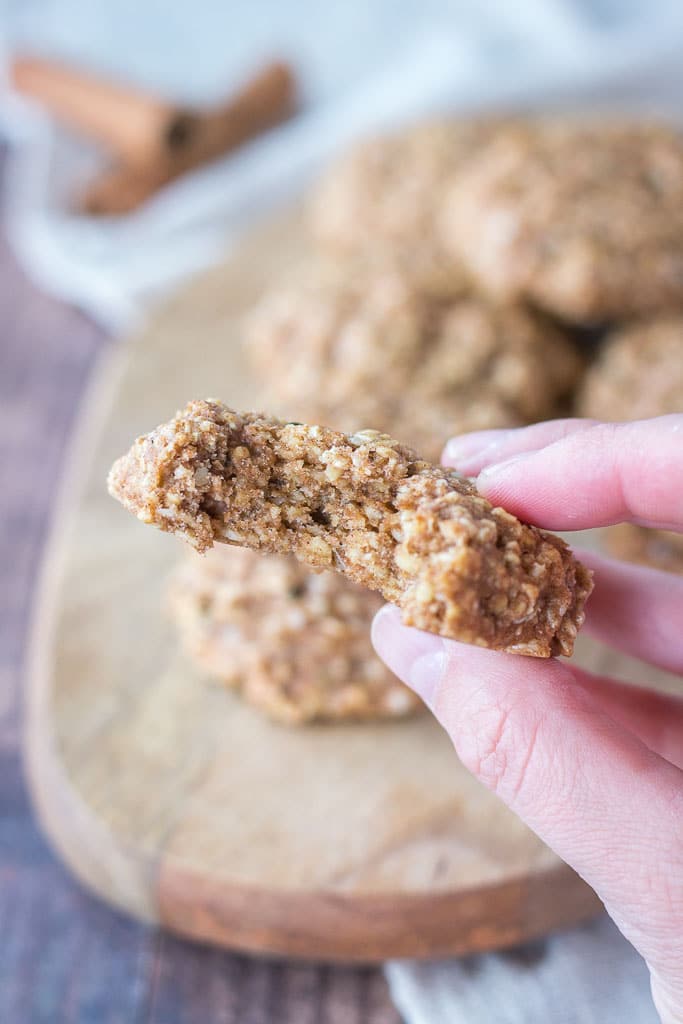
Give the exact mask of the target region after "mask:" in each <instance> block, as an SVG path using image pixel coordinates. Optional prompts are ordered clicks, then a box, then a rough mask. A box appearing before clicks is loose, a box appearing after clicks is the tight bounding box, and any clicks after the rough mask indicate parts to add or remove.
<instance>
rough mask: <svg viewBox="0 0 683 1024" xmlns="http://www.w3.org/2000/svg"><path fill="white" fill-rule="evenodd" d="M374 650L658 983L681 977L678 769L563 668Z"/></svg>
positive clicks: (377, 638)
mask: <svg viewBox="0 0 683 1024" xmlns="http://www.w3.org/2000/svg"><path fill="white" fill-rule="evenodd" d="M373 640H374V643H375V647H376V649H377V651H378V653H379V654H380V656H381V657H383V658H384V660H385V661H386V663H387V664H388V665H389V667H390V668H391V669H392V670H393V671H394V672H395V673H396V674H397V675H398V676H399V677H400V678H401V679H403V680H404V681H405V682H407V683H408V685H410V686H412V687H413V688H414V689H416V690H417V691H418V692H420V693H423V694H425V695H426V698H427V700H428V703H429V704H430V706H431V707H432V709H433V711H434V713H435V715H436V717H437V718H438V720H439V721H440V722H441V724H442V725H443V727H444V728H445V729H446V730H447V732H448V733H449V735H450V737H451V739H452V741H453V743H454V745H455V748H456V750H457V753H458V754H459V756H460V758H461V760H462V761H463V763H464V764H465V766H466V767H467V768H469V769H470V771H472V772H473V774H474V775H475V776H476V777H477V778H478V779H480V781H481V782H483V783H484V784H485V785H487V786H488V787H489V788H490V789H492V790H493V791H494V792H495V793H497V794H498V796H499V797H500V798H501V799H502V800H504V801H505V803H507V804H508V806H509V807H511V808H512V810H513V811H515V812H516V813H517V814H518V815H519V816H520V817H521V818H522V819H523V820H525V821H526V822H527V823H528V824H529V825H530V826H531V828H533V829H534V831H536V832H537V833H538V834H539V835H540V836H541V838H543V839H544V840H545V841H546V842H547V843H548V844H549V845H550V846H551V847H553V849H555V850H556V851H557V853H558V854H559V855H560V856H561V857H563V858H564V859H565V860H566V861H567V862H568V863H569V864H571V865H572V866H573V867H574V868H575V869H576V870H577V871H578V872H579V874H581V875H582V876H583V877H584V878H585V879H586V880H587V881H588V882H589V883H590V884H591V885H592V886H593V887H594V888H595V889H596V890H597V892H598V894H599V895H600V896H601V898H602V899H603V900H604V902H605V904H606V906H607V909H608V910H609V912H610V913H611V915H612V916H613V917H614V919H615V920H616V922H617V924H618V925H619V927H620V928H621V929H622V931H623V932H624V933H625V934H626V935H627V937H628V938H630V940H631V941H632V942H633V943H634V945H635V946H636V947H637V948H638V949H639V950H640V952H641V953H642V954H643V955H644V956H645V958H646V959H647V960H648V962H649V964H650V966H651V967H652V969H654V970H656V971H657V972H658V976H659V977H662V978H665V979H666V978H672V977H675V976H676V974H678V975H679V976H680V972H683V948H682V947H681V943H680V935H681V934H682V933H683V838H682V829H683V824H682V823H683V773H682V772H681V771H680V770H679V769H678V768H676V767H675V766H673V765H671V764H669V763H668V762H666V761H665V760H664V759H662V758H660V757H659V756H658V755H657V754H655V753H653V752H652V751H651V750H649V749H648V748H647V747H646V746H645V745H644V744H643V743H642V742H640V740H638V739H637V738H636V737H635V736H633V735H632V734H631V733H629V732H628V731H627V730H626V729H624V728H623V727H622V726H621V725H620V724H618V723H617V722H615V721H613V720H612V719H611V718H610V717H609V716H608V715H607V714H605V713H604V712H602V711H601V710H599V709H597V708H596V707H595V706H594V705H593V704H592V702H591V701H590V699H589V697H588V695H587V693H586V691H585V689H584V687H582V686H579V685H577V683H576V681H575V679H574V677H573V675H572V671H571V669H570V668H569V666H567V665H565V664H564V663H562V662H559V661H555V660H548V661H545V660H543V661H541V660H536V659H532V658H522V657H516V656H514V655H506V654H500V653H496V652H493V651H486V650H482V649H479V648H476V647H469V646H467V645H464V644H458V643H455V642H453V641H445V640H442V639H441V638H439V637H433V636H429V635H428V634H424V633H422V634H421V633H418V632H417V631H415V630H411V629H408V628H407V627H405V626H403V625H402V624H401V622H400V618H399V616H398V613H397V612H396V611H395V610H393V609H387V610H383V611H381V612H380V613H379V614H378V616H377V618H376V620H375V625H374V629H373Z"/></svg>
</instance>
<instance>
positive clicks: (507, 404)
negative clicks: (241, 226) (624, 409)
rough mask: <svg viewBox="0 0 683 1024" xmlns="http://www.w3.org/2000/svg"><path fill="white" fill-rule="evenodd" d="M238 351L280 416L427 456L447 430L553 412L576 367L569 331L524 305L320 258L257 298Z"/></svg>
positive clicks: (575, 374) (528, 419)
mask: <svg viewBox="0 0 683 1024" xmlns="http://www.w3.org/2000/svg"><path fill="white" fill-rule="evenodd" d="M245 349H246V352H247V355H248V357H249V359H250V361H251V363H252V366H253V368H254V370H255V371H256V374H257V376H258V378H259V380H261V381H262V382H264V388H265V394H264V404H266V405H267V407H268V408H271V409H273V410H274V411H275V412H277V413H278V414H280V415H284V416H287V417H289V416H292V417H294V418H296V419H301V420H305V421H306V422H314V423H320V422H323V423H326V424H329V425H331V426H333V427H335V428H338V429H340V430H345V431H354V430H358V429H360V428H362V427H365V426H367V425H368V424H372V425H373V427H376V428H377V429H379V430H382V431H386V433H389V434H392V435H397V436H399V437H401V438H402V439H403V440H405V441H407V442H408V443H410V444H411V445H413V446H414V447H415V448H417V449H418V450H419V451H420V452H423V453H424V454H425V455H427V456H428V457H429V458H434V459H438V457H439V455H440V453H441V450H442V448H443V445H444V442H445V441H446V440H447V438H448V437H449V436H452V435H453V434H457V433H462V432H464V431H468V430H481V429H487V428H490V427H507V426H518V425H520V424H523V423H529V422H533V421H535V420H540V419H546V418H549V417H552V416H554V415H556V414H558V413H559V412H561V411H562V402H563V399H564V398H565V397H566V396H567V395H568V394H569V392H570V391H571V389H572V388H573V387H574V385H575V384H576V382H577V379H578V377H579V375H580V372H581V369H582V366H581V360H580V358H579V356H578V354H577V352H576V349H575V348H574V346H573V345H572V343H571V342H570V341H569V340H568V339H567V338H566V337H565V335H564V334H563V333H562V332H561V331H560V330H559V329H557V328H556V327H554V326H553V325H551V324H549V323H548V322H547V321H546V320H545V319H544V318H543V317H540V316H538V315H536V314H534V313H532V312H530V311H527V310H525V309H523V308H521V307H520V306H512V305H507V306H494V305H492V304H491V303H487V302H486V301H484V300H483V299H481V298H479V297H476V296H474V295H469V294H463V295H461V296H459V297H458V298H450V299H437V298H435V297H434V296H433V295H429V294H427V293H426V292H425V291H424V289H423V288H422V287H421V286H419V285H418V284H417V283H416V281H415V279H414V277H411V276H410V275H408V274H406V273H398V272H396V271H395V270H386V271H384V272H378V271H376V272H375V273H374V274H372V275H367V274H366V273H364V272H362V271H360V270H359V269H358V267H357V265H355V264H349V265H347V266H345V267H343V268H339V267H334V266H330V265H329V264H326V263H324V262H320V261H317V262H312V263H309V264H307V265H306V266H303V267H300V268H299V272H298V274H295V275H293V277H292V278H291V279H290V280H289V282H285V283H284V284H280V285H278V286H277V287H275V288H273V289H272V290H271V291H270V292H267V293H266V294H265V295H264V296H263V297H262V299H261V300H260V302H259V303H257V305H256V307H255V308H254V310H253V311H252V312H251V314H250V316H249V318H248V321H247V325H246V332H245Z"/></svg>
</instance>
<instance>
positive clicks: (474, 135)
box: [309, 119, 494, 294]
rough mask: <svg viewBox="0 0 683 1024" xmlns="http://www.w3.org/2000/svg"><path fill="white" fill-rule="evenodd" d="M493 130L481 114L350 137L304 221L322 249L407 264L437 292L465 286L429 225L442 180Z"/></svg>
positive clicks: (433, 224) (437, 211) (434, 220)
mask: <svg viewBox="0 0 683 1024" xmlns="http://www.w3.org/2000/svg"><path fill="white" fill-rule="evenodd" d="M493 131H494V122H487V121H484V120H455V119H453V120H445V119H444V120H441V121H431V122H427V123H423V124H419V125H415V126H411V127H409V128H407V129H404V130H403V131H401V132H397V133H396V134H394V135H388V136H383V137H381V138H373V139H368V140H365V141H363V142H360V143H358V144H357V145H356V146H354V147H353V148H352V149H350V150H349V151H348V152H347V153H346V154H345V155H343V156H342V157H340V158H339V159H338V161H337V162H336V163H335V164H333V165H332V167H331V168H330V169H329V171H328V172H327V174H326V175H325V176H324V177H323V179H322V181H321V182H320V184H319V185H318V188H317V189H316V190H315V192H314V194H313V197H312V199H311V202H310V208H309V219H310V224H311V228H312V232H313V235H314V237H315V238H316V240H317V241H318V242H319V243H320V244H321V245H322V246H324V247H325V248H326V249H327V250H328V251H329V252H330V253H333V254H336V255H337V256H342V257H344V258H347V259H348V258H354V259H356V260H359V259H360V260H362V261H364V262H367V263H368V264H369V265H370V266H372V265H373V264H380V265H386V264H387V263H394V264H395V265H397V266H398V267H399V268H401V267H403V268H406V269H408V270H409V271H410V272H411V273H412V274H413V275H414V276H415V277H416V278H418V279H419V280H420V283H421V285H422V286H423V287H424V288H426V289H427V290H429V291H432V292H435V293H437V294H457V293H458V292H459V291H460V290H461V289H462V287H463V286H464V284H465V278H464V275H463V270H462V266H461V262H460V260H459V258H454V256H453V253H452V252H451V253H450V254H449V253H447V252H446V251H445V250H444V249H443V247H442V245H441V240H440V234H439V231H438V230H437V228H438V221H439V219H440V216H441V201H442V199H443V196H444V192H445V189H446V187H447V185H448V184H449V183H450V182H451V180H452V179H453V177H454V175H455V173H456V172H457V171H458V170H459V168H460V167H461V165H462V164H463V162H464V161H465V160H467V159H468V158H469V157H470V156H471V154H472V153H473V152H474V151H476V149H477V148H478V147H479V146H481V145H482V143H483V142H484V141H486V140H488V139H489V137H490V136H491V134H492V132H493Z"/></svg>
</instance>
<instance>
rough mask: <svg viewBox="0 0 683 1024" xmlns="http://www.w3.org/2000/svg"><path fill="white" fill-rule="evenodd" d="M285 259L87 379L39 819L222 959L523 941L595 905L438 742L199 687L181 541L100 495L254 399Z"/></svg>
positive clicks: (74, 856) (212, 281) (593, 655)
mask: <svg viewBox="0 0 683 1024" xmlns="http://www.w3.org/2000/svg"><path fill="white" fill-rule="evenodd" d="M296 238H297V229H296V225H295V224H294V223H293V222H288V221H285V222H282V223H280V224H279V225H277V226H274V227H272V228H270V229H267V230H266V231H265V232H264V233H263V234H260V235H258V236H257V237H256V238H255V239H253V240H252V241H251V242H250V243H249V244H248V245H247V246H246V247H245V248H244V249H243V250H242V252H241V253H240V256H239V258H238V259H237V260H235V261H232V262H230V263H229V264H228V265H226V266H225V267H222V268H218V269H217V270H215V271H213V272H212V273H211V274H209V275H207V276H206V277H204V278H202V279H201V280H200V281H198V282H197V283H196V284H195V285H193V286H192V287H191V288H189V289H188V290H187V291H186V292H184V293H182V294H181V295H179V296H178V297H177V298H176V299H175V300H174V301H173V302H172V303H171V304H170V305H169V306H168V308H167V309H166V310H165V311H164V312H162V313H160V314H159V315H158V316H157V317H156V319H155V321H154V323H153V324H152V325H150V327H149V328H148V329H147V330H146V332H145V333H144V334H143V335H142V336H140V337H139V338H137V339H135V340H133V342H132V343H131V345H130V346H129V347H128V348H127V350H126V351H125V352H121V353H120V355H119V358H118V359H117V365H111V364H110V365H109V366H108V367H106V368H105V376H106V378H107V382H106V384H105V385H102V384H101V385H100V386H99V388H98V390H97V391H96V392H95V400H94V402H93V405H94V406H96V407H97V409H96V410H95V409H91V410H90V412H89V413H87V414H86V418H85V419H84V420H82V421H81V426H80V434H79V436H80V440H81V442H82V443H83V445H84V447H85V448H86V449H88V448H89V449H90V451H89V452H85V451H81V452H80V454H79V455H77V457H76V459H75V462H74V468H73V476H72V479H71V483H70V485H69V490H68V493H67V495H66V504H65V506H64V508H63V518H62V521H61V523H60V525H59V527H58V530H57V534H56V536H55V541H54V543H53V546H52V556H51V557H52V564H51V565H50V567H49V569H48V572H47V574H46V577H45V578H46V590H45V591H44V603H43V609H42V616H41V618H40V623H39V630H38V632H37V634H36V643H35V652H36V656H37V659H38V660H37V661H36V663H35V665H34V668H35V671H34V674H33V677H32V689H31V719H30V727H29V733H28V738H29V751H30V767H31V778H32V784H33V789H34V792H35V794H36V799H37V800H38V803H39V806H40V808H41V814H42V817H43V820H44V822H45V825H46V827H47V829H48V831H49V833H50V834H51V836H52V838H53V841H54V842H55V843H56V845H57V846H58V847H59V848H60V849H61V851H62V853H63V855H64V856H65V858H66V859H67V860H68V862H69V863H70V864H71V866H72V867H73V869H74V870H75V871H76V872H77V873H78V874H79V876H80V877H81V878H83V879H84V880H85V881H86V882H87V884H89V885H90V886H91V887H93V888H94V889H96V890H97V891H99V892H101V893H102V894H103V895H105V896H106V897H107V898H108V899H110V900H111V901H112V902H114V903H116V904H118V905H119V906H121V907H125V908H126V909H128V910H130V911H131V912H133V913H135V914H137V915H139V916H141V917H144V918H147V919H148V920H153V921H154V920H157V921H162V922H164V923H165V924H167V925H168V926H169V927H171V928H173V929H174V930H176V931H178V932H181V933H183V934H186V935H189V936H192V937H195V938H201V939H203V940H206V941H209V942H212V943H216V944H219V945H227V946H235V947H239V948H243V949H249V950H259V951H264V952H269V953H275V954H288V955H291V956H299V957H311V956H314V957H316V958H319V959H320V958H333V959H344V960H375V959H380V958H385V957H388V956H427V955H442V954H446V953H449V952H457V953H462V952H465V951H474V950H483V949H489V948H493V947H497V946H503V945H510V944H513V943H518V942H520V941H523V940H526V939H530V938H532V937H534V936H538V935H542V934H544V933H545V932H547V931H548V930H550V929H553V928H556V927H559V926H562V925H568V924H570V923H573V922H574V921H577V920H579V919H581V918H583V917H585V916H587V915H590V914H592V913H594V912H595V911H596V909H597V908H598V903H597V900H596V898H595V897H594V895H593V894H592V893H591V891H590V890H589V889H588V888H587V887H586V886H585V885H584V884H583V883H582V882H581V881H580V880H579V879H578V878H577V877H576V876H575V875H574V874H573V873H572V872H571V871H570V870H569V869H568V868H567V867H566V866H565V865H563V864H562V863H561V862H560V861H559V860H558V859H557V858H556V857H555V856H554V855H553V854H552V853H551V852H550V851H549V850H547V848H545V847H544V846H543V845H542V844H541V843H540V841H539V840H538V839H537V838H536V837H535V836H533V835H532V834H531V833H530V832H529V831H528V830H527V829H525V828H524V826H522V825H521V824H520V823H519V822H518V821H517V820H516V819H515V818H514V817H513V816H512V815H510V814H509V813H508V812H507V811H506V810H505V809H504V808H503V807H502V805H501V804H500V803H499V802H498V801H497V800H496V799H495V798H494V797H493V796H492V795H491V794H489V793H487V792H486V791H485V790H483V789H482V788H481V787H480V786H479V785H478V784H477V783H476V782H474V781H473V780H472V779H471V777H470V776H469V775H468V774H467V773H466V772H465V771H464V770H463V769H462V767H461V766H459V764H458V762H457V760H456V758H455V756H454V754H453V752H452V750H451V748H450V746H449V744H448V742H447V740H446V738H445V736H444V735H443V733H441V732H440V730H439V729H438V728H437V727H436V725H435V724H434V723H433V722H432V721H430V720H429V719H427V718H424V719H421V720H415V721H413V722H406V723H395V724H389V725H386V724H385V725H382V726H379V725H364V726H352V727H350V726H337V727H327V728H320V727H318V728H307V729H302V730H289V729H287V728H283V727H280V726H276V725H273V724H272V723H269V722H266V721H265V720H263V719H262V718H261V717H260V716H259V715H258V714H257V713H256V712H255V711H253V710H252V709H250V708H248V707H246V706H244V705H243V704H242V703H241V702H240V701H239V700H238V699H236V698H235V697H234V696H233V695H231V694H229V693H226V692H224V691H223V690H222V689H220V688H217V687H215V686H212V685H209V684H208V683H207V681H206V680H204V679H202V677H201V676H200V675H198V674H197V673H196V672H195V671H194V669H193V668H192V667H191V666H190V665H189V664H188V663H187V662H185V661H184V660H183V658H182V657H181V656H180V655H179V653H178V651H177V648H176V641H175V637H174V635H173V632H172V630H171V628H170V625H169V623H168V622H167V620H166V619H165V617H164V616H163V614H162V612H161V607H160V606H161V595H162V591H163V582H164V578H165V576H166V574H167V572H168V571H169V569H170V567H171V566H172V565H173V564H174V562H175V560H176V558H177V557H178V554H179V548H178V544H177V541H175V540H174V539H173V538H171V537H169V536H167V535H161V534H158V533H155V532H154V531H152V530H149V529H147V528H144V527H142V526H141V525H140V524H139V523H137V522H136V521H135V520H134V519H132V518H131V517H130V516H127V515H126V514H125V513H124V512H123V511H122V510H121V509H120V508H119V507H118V506H117V505H116V504H115V503H113V502H112V501H111V500H110V499H109V498H108V497H107V495H106V493H105V490H104V483H103V481H104V477H105V474H106V470H107V468H108V466H109V464H110V462H111V461H112V459H113V458H114V457H115V456H116V455H118V454H119V453H120V452H121V451H123V450H124V449H125V448H126V447H127V446H128V444H129V442H130V440H131V438H132V437H133V436H134V435H135V434H137V433H140V432H142V431H143V430H145V429H148V428H149V427H150V426H152V425H154V424H156V423H157V422H158V421H160V420H162V419H164V418H166V417H167V416H168V415H169V414H170V413H172V412H173V411H174V410H175V408H176V407H178V406H179V405H181V404H182V403H183V402H184V401H185V400H186V399H187V398H188V397H189V396H191V395H206V394H214V395H216V394H217V395H219V396H220V397H223V398H225V399H226V400H227V401H228V402H233V403H234V404H237V405H238V406H242V407H248V406H249V405H250V404H251V403H252V401H253V400H254V399H255V397H256V387H255V382H253V381H251V380H250V379H249V376H248V374H247V373H246V371H245V368H244V367H243V366H242V365H241V362H240V356H239V347H238V345H237V338H238V333H239V320H240V314H241V311H242V310H243V309H244V308H245V306H247V305H248V304H249V302H250V301H251V299H253V297H254V295H255V294H256V293H257V292H258V290H259V288H260V286H261V285H262V283H263V282H264V281H265V280H267V279H268V278H269V277H271V276H273V275H275V274H277V273H278V270H279V268H280V267H281V266H282V265H283V263H288V262H290V261H291V260H292V259H294V258H295V255H294V254H295V251H296V246H297V244H298V243H297V241H296ZM103 387H104V388H105V390H107V389H108V390H109V391H110V392H111V393H113V406H112V407H111V408H109V407H108V406H107V402H106V401H105V400H104V397H103V395H104V392H103V390H102V388H103ZM293 412H294V410H293ZM98 421H99V422H98ZM581 541H582V543H584V542H585V541H586V538H581ZM580 649H581V653H580V659H581V660H582V662H583V663H584V664H589V665H592V666H595V667H597V668H598V669H599V670H601V671H614V672H616V673H617V674H620V675H622V676H623V677H625V678H629V677H630V678H632V679H635V680H642V672H643V669H642V666H640V665H638V664H637V663H635V662H631V661H629V660H628V659H625V658H617V657H616V656H615V655H614V654H613V653H612V652H608V651H606V650H605V649H604V648H600V647H598V646H597V645H595V644H592V643H591V642H589V641H588V640H582V642H581V644H580ZM648 677H649V678H650V679H651V678H652V673H648ZM659 681H660V683H661V685H662V686H664V687H666V677H665V676H664V674H661V676H660V678H659Z"/></svg>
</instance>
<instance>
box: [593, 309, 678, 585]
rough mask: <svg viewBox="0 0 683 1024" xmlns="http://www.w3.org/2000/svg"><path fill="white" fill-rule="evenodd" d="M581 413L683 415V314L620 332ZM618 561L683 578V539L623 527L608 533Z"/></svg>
mask: <svg viewBox="0 0 683 1024" xmlns="http://www.w3.org/2000/svg"><path fill="white" fill-rule="evenodd" d="M578 406H579V412H580V413H581V415H583V416H591V417H593V418H594V419H598V420H615V421H619V420H638V419H648V418H649V417H651V416H664V415H666V414H668V413H674V412H683V315H681V316H678V317H677V316H668V317H660V318H658V319H656V320H651V321H644V322H642V323H636V324H632V325H631V326H630V327H625V328H623V329H622V330H620V331H615V332H614V333H613V334H612V335H611V336H610V337H609V338H608V339H607V341H606V343H605V345H604V348H603V349H602V351H601V354H600V356H599V358H598V360H597V362H595V363H594V365H593V366H592V367H591V369H590V370H589V371H588V373H587V375H586V379H585V382H584V385H583V388H582V390H581V393H580V396H579V401H578ZM604 536H605V545H606V547H607V548H608V550H609V551H610V553H611V554H613V555H614V556H615V557H616V558H621V559H623V560H624V561H627V562H638V563H640V564H641V565H650V566H653V567H654V568H655V569H665V570H666V571H668V572H678V573H683V536H681V535H680V534H677V533H670V532H669V531H667V530H652V529H647V528H646V527H644V526H635V525H633V524H632V523H621V524H620V525H619V526H613V527H610V529H609V530H606V531H605V535H604Z"/></svg>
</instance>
